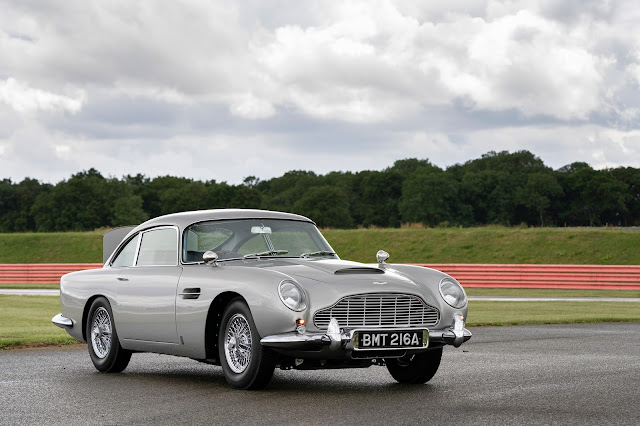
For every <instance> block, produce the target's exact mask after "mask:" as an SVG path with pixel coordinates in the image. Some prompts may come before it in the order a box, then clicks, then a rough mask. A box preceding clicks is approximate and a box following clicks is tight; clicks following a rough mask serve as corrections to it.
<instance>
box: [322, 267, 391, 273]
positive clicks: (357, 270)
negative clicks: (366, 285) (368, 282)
mask: <svg viewBox="0 0 640 426" xmlns="http://www.w3.org/2000/svg"><path fill="white" fill-rule="evenodd" d="M334 274H335V275H378V274H384V271H383V270H382V269H378V268H357V267H356V268H344V269H338V270H337V271H336V272H334Z"/></svg>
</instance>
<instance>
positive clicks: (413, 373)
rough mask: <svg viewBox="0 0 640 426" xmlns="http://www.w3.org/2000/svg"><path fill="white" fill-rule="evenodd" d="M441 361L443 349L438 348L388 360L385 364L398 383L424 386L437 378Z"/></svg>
mask: <svg viewBox="0 0 640 426" xmlns="http://www.w3.org/2000/svg"><path fill="white" fill-rule="evenodd" d="M441 359H442V348H437V349H431V350H430V351H427V352H423V353H419V354H415V355H413V356H410V357H402V358H387V359H385V364H386V365H387V370H389V373H391V376H393V378H394V379H396V381H398V383H407V384H422V383H427V382H428V381H429V380H431V379H432V378H433V376H435V374H436V372H437V371H438V367H440V360H441Z"/></svg>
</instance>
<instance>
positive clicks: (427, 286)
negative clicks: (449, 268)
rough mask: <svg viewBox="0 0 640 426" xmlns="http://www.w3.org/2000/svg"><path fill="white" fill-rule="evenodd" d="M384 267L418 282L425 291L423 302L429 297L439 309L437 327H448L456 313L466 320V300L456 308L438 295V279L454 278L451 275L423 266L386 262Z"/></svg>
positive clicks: (467, 306)
mask: <svg viewBox="0 0 640 426" xmlns="http://www.w3.org/2000/svg"><path fill="white" fill-rule="evenodd" d="M386 267H387V269H388V270H392V271H394V272H396V273H399V274H402V275H404V276H405V277H407V278H409V279H411V280H412V281H413V282H415V283H416V284H418V285H419V286H420V288H421V289H422V290H423V291H424V292H425V302H427V303H430V301H429V300H427V298H430V299H431V300H432V301H433V302H435V303H436V305H435V306H437V307H438V309H440V322H439V323H438V326H437V329H444V328H447V327H450V326H451V325H452V323H453V322H454V319H455V316H456V314H459V315H462V316H463V318H465V320H466V318H467V313H468V310H469V302H468V301H467V302H466V303H465V305H464V306H463V307H462V308H460V309H458V308H454V307H452V306H450V305H449V304H447V303H446V302H445V301H444V299H443V298H442V296H441V295H440V287H439V286H440V281H441V280H442V279H443V278H447V277H448V278H452V279H454V280H455V278H453V277H452V276H450V275H447V274H445V273H444V272H442V271H438V270H436V269H431V268H426V267H423V266H415V265H402V264H387V266H386ZM456 282H457V280H456Z"/></svg>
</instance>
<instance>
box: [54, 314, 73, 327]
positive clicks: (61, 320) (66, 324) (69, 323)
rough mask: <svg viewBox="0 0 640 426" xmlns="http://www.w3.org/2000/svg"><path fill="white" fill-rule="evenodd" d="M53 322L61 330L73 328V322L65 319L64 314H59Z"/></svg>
mask: <svg viewBox="0 0 640 426" xmlns="http://www.w3.org/2000/svg"><path fill="white" fill-rule="evenodd" d="M51 322H52V323H54V324H55V325H57V326H58V327H60V328H73V320H72V319H70V318H67V317H63V316H62V314H58V315H56V316H55V317H53V318H51Z"/></svg>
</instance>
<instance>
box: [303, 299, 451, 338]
mask: <svg viewBox="0 0 640 426" xmlns="http://www.w3.org/2000/svg"><path fill="white" fill-rule="evenodd" d="M331 317H333V318H335V319H336V320H338V324H340V326H341V327H393V326H399V327H407V326H433V325H436V324H437V323H438V320H439V319H440V311H438V309H437V308H434V307H433V306H429V305H427V304H426V303H424V302H423V301H422V299H420V298H419V297H418V296H414V295H411V294H398V293H367V294H357V295H354V296H348V297H344V298H342V299H340V301H339V302H338V303H336V304H335V305H333V306H331V307H330V308H326V309H321V310H319V311H317V312H316V313H315V315H314V316H313V322H314V324H315V325H316V327H318V328H319V329H326V328H327V327H328V326H329V320H330V319H331Z"/></svg>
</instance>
